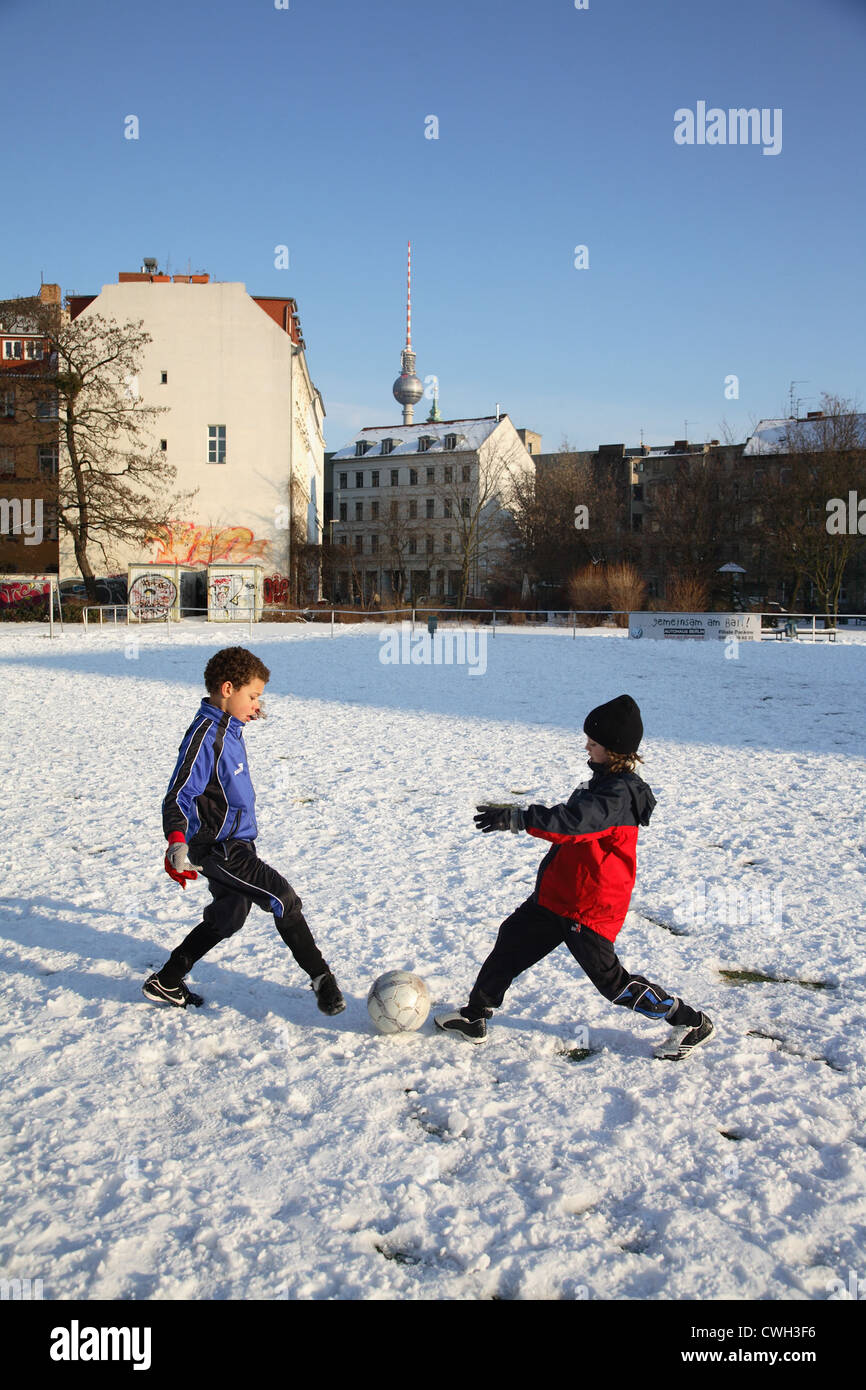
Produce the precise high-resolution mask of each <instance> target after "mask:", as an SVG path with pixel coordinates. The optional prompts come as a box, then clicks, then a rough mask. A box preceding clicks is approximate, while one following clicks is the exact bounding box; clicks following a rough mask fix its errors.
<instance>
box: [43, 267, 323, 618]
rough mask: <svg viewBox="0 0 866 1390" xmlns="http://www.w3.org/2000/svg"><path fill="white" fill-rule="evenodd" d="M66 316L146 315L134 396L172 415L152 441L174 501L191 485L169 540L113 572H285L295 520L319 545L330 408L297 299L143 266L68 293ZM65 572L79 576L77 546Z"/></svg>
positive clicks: (121, 557) (127, 555) (119, 559)
mask: <svg viewBox="0 0 866 1390" xmlns="http://www.w3.org/2000/svg"><path fill="white" fill-rule="evenodd" d="M69 307H70V314H71V317H72V318H73V319H74V318H76V317H77V316H78V315H79V314H80V315H82V316H87V315H92V314H100V315H102V316H103V317H104V318H109V319H115V320H116V321H117V322H119V323H122V322H125V321H129V320H133V321H134V320H139V319H140V320H142V322H143V327H144V330H145V331H146V332H147V333H149V334H150V337H151V342H150V343H149V344H148V346H147V348H146V350H145V352H144V355H143V360H142V362H141V370H140V372H139V374H138V377H137V379H136V380H135V381H134V382H132V383H130V389H131V390H133V391H136V392H137V393H138V394H139V396H140V398H141V399H142V401H143V403H144V404H146V405H149V406H163V407H166V413H165V414H164V415H160V416H158V417H157V418H156V420H155V422H154V424H153V425H152V434H153V439H154V445H155V447H158V448H162V449H164V450H165V452H166V457H167V458H168V460H169V461H170V462H171V463H172V464H173V465H175V466H176V467H177V479H176V483H175V487H176V489H177V492H178V494H181V493H185V492H188V491H190V490H193V489H194V490H195V495H194V496H193V497H192V499H191V500H190V501H189V502H188V503H187V504H186V505H185V506H184V507H183V509H182V512H181V511H179V514H178V516H177V517H176V518H172V522H171V525H170V526H169V527H168V528H167V530H166V531H165V532H163V533H161V534H159V535H157V536H154V537H152V538H150V540H149V542H148V544H147V546H146V547H145V549H144V551H143V552H141V551H136V553H132V552H131V551H130V550H128V549H127V550H123V551H122V550H121V548H120V547H118V549H117V550H116V551H115V553H114V554H113V555H112V557H111V563H112V566H113V567H114V568H115V569H116V570H117V571H123V570H125V569H126V567H127V565H128V564H130V563H141V562H149V563H155V564H163V565H178V566H183V567H185V568H186V569H187V570H188V571H189V570H192V571H201V572H202V574H203V573H204V571H205V570H206V567H207V565H208V564H209V563H214V562H220V563H222V562H230V563H236V564H240V565H244V564H256V565H261V566H262V567H263V569H264V572H265V574H266V575H277V576H280V575H286V574H288V572H289V537H290V525H289V522H290V516H291V515H294V517H295V518H298V517H300V520H301V523H302V525H301V529H302V532H303V535H304V537H305V539H306V541H307V542H308V543H311V544H318V543H320V541H321V538H322V522H323V501H324V478H323V468H324V434H323V428H324V415H325V410H324V405H323V402H322V397H321V395H320V393H319V391H318V390H317V388H316V387H315V385H314V384H313V382H312V380H311V378H310V374H309V370H308V367H307V360H306V355H305V351H304V346H305V345H304V340H303V337H302V335H301V330H300V323H299V320H298V314H297V307H296V305H295V301H294V300H292V299H288V298H285V299H280V298H275V297H254V296H252V295H250V294H248V293H247V291H246V288H245V287H244V285H243V284H240V283H232V282H228V283H219V282H216V283H215V282H212V281H211V280H210V278H209V276H207V275H174V276H167V275H160V274H158V273H157V272H156V264H155V262H150V261H148V262H145V265H144V267H143V268H142V271H141V272H139V273H134V274H131V273H121V275H120V276H119V279H118V283H117V284H109V285H104V286H103V288H102V290H101V291H100V293H99V294H98V295H95V296H72V297H71V298H70V301H69ZM292 481H293V482H294V487H292V486H290V484H291V482H292ZM60 567H61V575H68V576H72V575H74V574H76V569H75V562H74V557H73V556H72V554H71V547H68V546H66V547H64V548H63V549H62V550H61V559H60ZM110 568H111V567H110ZM200 592H201V593H202V594H203V592H204V591H203V589H201V590H200Z"/></svg>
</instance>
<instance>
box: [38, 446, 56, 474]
mask: <svg viewBox="0 0 866 1390" xmlns="http://www.w3.org/2000/svg"><path fill="white" fill-rule="evenodd" d="M39 472H40V473H42V474H47V475H48V476H49V477H51V478H54V477H56V475H57V445H56V444H40V445H39Z"/></svg>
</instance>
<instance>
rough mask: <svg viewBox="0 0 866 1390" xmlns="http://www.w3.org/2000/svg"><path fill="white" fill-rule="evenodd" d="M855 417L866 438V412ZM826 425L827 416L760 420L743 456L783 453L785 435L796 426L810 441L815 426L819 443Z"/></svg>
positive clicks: (858, 430) (858, 429)
mask: <svg viewBox="0 0 866 1390" xmlns="http://www.w3.org/2000/svg"><path fill="white" fill-rule="evenodd" d="M854 419H855V421H856V425H857V432H858V434H859V435H860V436H861V438H864V439H866V414H860V415H855V417H854ZM826 425H827V417H826V416H824V417H822V418H820V419H815V420H759V421H758V423H757V425H756V426H755V429H754V432H753V433H752V434H751V435H749V438H748V440H747V441H746V447H745V449H744V450H743V457H744V458H749V457H752V456H754V455H755V454H778V453H782V452H783V451H784V448H785V436H786V434H787V432H788V431H789V430H790V429H792V428H794V427H799V429H800V430H801V431H802V437H803V439H804V440H807V441H808V439H809V432H810V426H814V443H815V444H819V443H820V441H821V437H822V430H823V429H824V428H826Z"/></svg>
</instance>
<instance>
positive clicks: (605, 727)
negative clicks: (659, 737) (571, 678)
mask: <svg viewBox="0 0 866 1390" xmlns="http://www.w3.org/2000/svg"><path fill="white" fill-rule="evenodd" d="M583 732H584V733H585V734H589V737H590V738H591V739H592V740H593V742H595V743H600V744H601V746H602V748H607V749H608V750H609V751H610V752H611V753H636V752H637V750H638V745H639V744H640V741H641V739H642V738H643V723H642V721H641V717H640V710H639V709H638V707H637V705H636V703H635V701H634V700H633V699H632V698H631V696H630V695H618V696H617V697H616V699H615V700H608V702H607V704H606V705H598V706H597V707H596V708H595V709H593V710H590V712H589V714H588V715H587V716H586V719H585V720H584V721H583Z"/></svg>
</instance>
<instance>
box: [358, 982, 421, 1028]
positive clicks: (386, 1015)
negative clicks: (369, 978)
mask: <svg viewBox="0 0 866 1390" xmlns="http://www.w3.org/2000/svg"><path fill="white" fill-rule="evenodd" d="M367 1011H368V1013H369V1015H370V1017H371V1019H372V1020H373V1022H374V1023H375V1025H376V1027H377V1028H378V1030H379V1032H380V1033H412V1032H414V1031H415V1029H416V1028H420V1027H421V1024H422V1023H423V1022H424V1020H425V1018H426V1017H427V1015H428V1014H429V1012H430V991H429V990H428V988H427V986H426V985H425V983H424V981H423V980H422V979H421V977H420V975H413V974H412V973H411V971H409V970H389V971H388V972H387V973H386V974H385V975H380V976H379V978H378V980H374V981H373V983H372V985H371V986H370V993H369V994H368V995H367Z"/></svg>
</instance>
